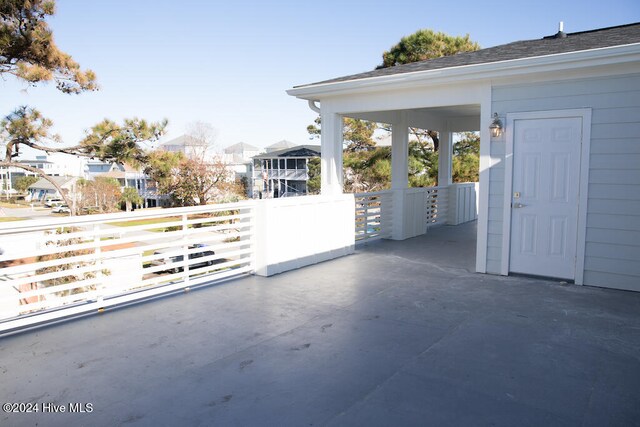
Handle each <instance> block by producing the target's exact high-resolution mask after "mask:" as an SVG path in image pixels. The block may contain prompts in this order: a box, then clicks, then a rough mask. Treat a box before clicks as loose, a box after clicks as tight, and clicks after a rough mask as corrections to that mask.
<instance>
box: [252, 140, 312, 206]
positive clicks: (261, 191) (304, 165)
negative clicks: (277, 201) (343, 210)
mask: <svg viewBox="0 0 640 427" xmlns="http://www.w3.org/2000/svg"><path fill="white" fill-rule="evenodd" d="M319 156H320V146H318V145H298V146H294V147H290V148H285V149H282V150H277V151H269V152H267V153H264V154H259V155H257V156H254V157H253V174H252V176H253V179H252V185H251V191H250V195H249V197H252V198H261V199H270V198H278V197H291V196H301V195H305V194H307V193H308V188H307V181H308V180H309V159H311V158H313V157H319Z"/></svg>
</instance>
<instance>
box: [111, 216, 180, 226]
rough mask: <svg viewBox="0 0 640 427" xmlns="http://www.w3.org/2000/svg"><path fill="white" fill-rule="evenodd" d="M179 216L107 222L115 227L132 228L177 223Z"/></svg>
mask: <svg viewBox="0 0 640 427" xmlns="http://www.w3.org/2000/svg"><path fill="white" fill-rule="evenodd" d="M179 220H180V217H179V216H170V217H166V218H148V219H133V220H129V221H115V222H109V223H107V224H108V225H115V226H116V227H134V226H136V225H149V224H162V223H163V222H173V221H179Z"/></svg>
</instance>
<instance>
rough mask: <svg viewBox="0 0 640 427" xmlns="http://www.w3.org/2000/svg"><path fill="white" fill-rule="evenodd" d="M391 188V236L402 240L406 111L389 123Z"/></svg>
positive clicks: (406, 166)
mask: <svg viewBox="0 0 640 427" xmlns="http://www.w3.org/2000/svg"><path fill="white" fill-rule="evenodd" d="M391 132H392V133H391V190H392V191H393V228H392V233H391V238H392V239H393V240H404V239H406V238H407V236H406V234H407V233H406V230H405V212H404V210H405V200H404V198H405V191H406V189H407V188H408V187H409V124H408V121H407V113H406V112H404V111H403V112H401V113H400V114H399V115H398V121H397V122H396V123H393V124H392V125H391Z"/></svg>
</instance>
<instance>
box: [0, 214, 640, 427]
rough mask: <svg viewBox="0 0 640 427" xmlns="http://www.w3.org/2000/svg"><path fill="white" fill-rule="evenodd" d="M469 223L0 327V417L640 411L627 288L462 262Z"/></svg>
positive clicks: (470, 419)
mask: <svg viewBox="0 0 640 427" xmlns="http://www.w3.org/2000/svg"><path fill="white" fill-rule="evenodd" d="M473 231H474V224H467V225H465V226H459V227H457V228H453V227H442V228H439V229H436V230H431V231H430V232H429V234H427V235H426V236H424V237H420V238H416V239H412V240H409V241H405V242H391V241H382V242H378V243H372V244H370V245H368V246H364V247H360V248H358V250H357V253H356V254H355V255H352V256H349V257H345V258H341V259H338V260H334V261H330V262H326V263H323V264H319V265H315V266H311V267H307V268H304V269H300V270H296V271H292V272H288V273H284V274H281V275H278V276H274V277H271V278H263V277H248V278H244V279H240V280H235V281H231V282H227V283H225V284H221V285H218V286H213V287H208V288H205V289H202V290H197V291H192V292H190V293H185V294H181V295H177V296H173V297H168V298H164V299H161V300H156V301H152V302H148V303H145V304H138V305H135V306H131V307H127V308H123V309H120V310H116V311H111V312H106V313H104V314H102V315H97V316H92V317H88V318H84V319H78V320H74V321H71V322H66V323H63V324H59V325H55V326H51V327H47V328H43V329H39V330H35V331H30V332H25V333H22V334H18V335H14V336H9V337H5V338H2V339H0V396H1V397H0V400H2V401H3V402H23V403H26V402H37V403H38V404H39V410H40V412H39V413H36V414H15V413H4V412H2V413H0V425H3V426H5V425H6V426H22V425H40V426H69V425H92V426H111V425H127V426H129V425H141V426H148V425H149V426H165V425H166V426H171V425H180V426H191V425H195V426H229V425H237V426H254V425H255V426H271V425H273V426H315V425H332V426H360V425H366V426H411V425H416V426H418V425H420V426H430V425H433V426H460V425H473V426H478V425H480V426H482V425H497V426H541V425H544V426H554V425H562V426H604V425H606V426H616V425H619V426H633V425H640V294H636V293H630V292H624V291H615V290H607V289H598V288H589V287H580V286H574V285H563V284H560V283H554V282H551V281H544V280H536V279H529V278H512V277H509V278H505V277H496V276H488V275H479V274H474V273H471V272H470V271H471V270H472V269H473V253H474V247H473V234H472V233H473ZM51 403H53V404H55V405H64V407H65V409H66V410H67V411H68V410H69V408H70V407H69V404H74V403H75V404H77V403H80V404H91V405H92V406H91V412H85V413H69V412H66V413H51V412H47V413H43V412H42V410H43V409H48V410H49V411H51V410H52V408H53V406H52V405H49V406H46V407H45V406H43V405H44V404H51ZM55 408H59V406H55ZM84 409H85V410H86V409H87V407H84Z"/></svg>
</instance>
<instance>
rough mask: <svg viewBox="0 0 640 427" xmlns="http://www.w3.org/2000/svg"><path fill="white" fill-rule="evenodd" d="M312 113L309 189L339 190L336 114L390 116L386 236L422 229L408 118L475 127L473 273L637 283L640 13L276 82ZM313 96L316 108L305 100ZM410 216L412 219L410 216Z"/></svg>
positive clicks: (451, 128)
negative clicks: (317, 151) (572, 29)
mask: <svg viewBox="0 0 640 427" xmlns="http://www.w3.org/2000/svg"><path fill="white" fill-rule="evenodd" d="M288 93H289V94H290V95H293V96H296V97H298V98H300V99H304V100H306V101H308V102H309V104H310V106H311V108H312V109H314V111H318V110H319V111H320V113H321V117H322V193H323V195H327V196H330V195H333V196H337V195H340V194H341V193H342V180H343V173H342V119H343V117H352V118H358V119H365V120H371V121H374V122H381V123H390V124H392V127H393V135H392V193H393V210H392V211H393V238H394V239H398V240H402V239H406V238H410V237H413V236H416V235H419V234H424V232H425V226H424V222H423V221H419V219H420V218H423V217H424V215H425V209H427V207H426V205H425V204H424V203H421V202H420V200H421V198H424V197H425V196H424V194H423V193H424V192H425V191H427V190H424V189H409V188H408V182H407V168H408V163H407V160H408V154H407V147H408V140H409V135H408V128H409V127H410V126H411V127H418V128H422V129H430V130H436V131H438V132H439V133H440V143H441V147H440V157H439V161H440V165H439V169H438V171H439V179H438V182H439V183H440V185H445V186H446V185H450V184H451V150H452V142H453V141H452V133H453V132H460V131H479V132H480V137H481V146H480V184H479V187H480V190H479V199H478V200H479V211H478V235H477V250H476V271H478V272H481V273H491V274H501V275H509V274H516V273H519V274H530V275H536V276H550V277H555V278H559V279H562V280H568V281H574V282H575V283H577V284H586V285H594V286H604V287H611V288H618V289H627V290H635V291H640V138H639V136H638V135H640V23H635V24H629V25H622V26H618V27H611V28H602V29H597V30H591V31H583V32H576V33H564V32H563V31H562V30H560V31H559V32H558V33H557V34H554V35H551V36H548V37H544V38H541V39H536V40H526V41H518V42H513V43H509V44H505V45H501V46H495V47H490V48H487V49H482V50H479V51H476V52H467V53H461V54H457V55H453V56H447V57H441V58H436V59H432V60H427V61H422V62H416V63H412V64H406V65H399V66H395V67H390V68H383V69H377V70H373V71H368V72H365V73H361V74H356V75H351V76H346V77H339V78H335V79H331V80H326V81H323V82H319V83H312V84H307V85H302V86H297V87H295V88H292V89H290V90H289V91H288ZM318 104H319V105H318ZM416 219H418V220H416Z"/></svg>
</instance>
